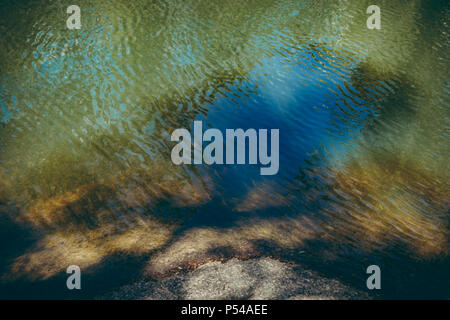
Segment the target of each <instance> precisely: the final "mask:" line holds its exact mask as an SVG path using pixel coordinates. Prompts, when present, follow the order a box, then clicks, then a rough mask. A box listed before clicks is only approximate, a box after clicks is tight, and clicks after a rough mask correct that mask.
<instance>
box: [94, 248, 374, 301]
mask: <svg viewBox="0 0 450 320" xmlns="http://www.w3.org/2000/svg"><path fill="white" fill-rule="evenodd" d="M99 298H101V299H150V300H158V299H192V300H197V299H200V300H201V299H212V300H220V299H327V300H329V299H369V298H370V297H369V295H368V294H367V293H365V292H363V291H359V290H357V289H355V288H352V287H349V286H347V285H345V284H343V283H341V282H340V281H338V280H335V279H328V278H326V277H323V276H321V275H319V274H317V273H315V272H313V271H311V270H307V269H304V268H303V267H301V266H299V265H296V264H292V263H287V262H282V261H279V260H275V259H272V258H267V257H266V258H257V259H249V260H245V261H243V260H239V259H236V258H234V259H231V260H228V261H226V262H221V261H214V262H209V263H206V264H204V265H201V266H200V267H198V268H197V269H195V270H193V271H190V272H187V273H183V274H181V273H180V274H176V275H172V276H169V277H167V278H163V279H158V280H154V279H142V280H140V281H138V282H136V283H133V284H130V285H126V286H123V287H120V288H118V289H117V290H115V291H114V292H112V293H109V294H106V295H104V296H101V297H99Z"/></svg>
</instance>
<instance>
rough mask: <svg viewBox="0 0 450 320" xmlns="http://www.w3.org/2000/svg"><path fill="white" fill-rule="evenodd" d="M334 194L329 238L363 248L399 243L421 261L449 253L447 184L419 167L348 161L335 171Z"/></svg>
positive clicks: (404, 163)
mask: <svg viewBox="0 0 450 320" xmlns="http://www.w3.org/2000/svg"><path fill="white" fill-rule="evenodd" d="M333 194H334V196H335V200H336V201H335V202H334V203H333V205H332V206H330V207H329V208H328V209H326V210H325V212H326V214H327V215H328V216H330V217H332V218H333V219H331V220H330V225H329V226H328V227H327V230H328V231H329V232H328V233H327V237H329V238H330V239H334V240H336V241H339V239H341V240H342V239H349V238H350V239H352V241H354V242H358V245H359V246H361V247H362V248H365V249H366V250H373V249H381V248H384V247H388V246H390V245H393V244H394V243H397V244H403V245H406V246H407V247H408V248H409V249H410V250H412V251H413V252H414V253H415V254H417V255H418V256H420V257H433V256H437V255H441V254H448V253H449V247H448V239H449V238H448V237H449V234H448V230H447V221H448V220H447V219H448V217H447V214H448V199H449V188H448V185H447V184H446V182H445V181H443V180H442V179H440V178H439V177H436V176H434V175H432V174H430V173H428V172H426V171H425V170H423V169H421V168H420V167H418V166H415V165H413V164H412V163H410V162H407V161H401V160H400V159H398V158H395V157H391V158H390V159H389V158H387V157H385V160H384V161H383V162H382V163H378V162H377V161H368V162H364V163H362V162H358V161H354V162H350V163H347V164H346V165H345V167H343V168H342V169H339V170H336V171H335V173H334V183H333ZM332 221H336V222H339V221H341V223H338V224H337V225H332ZM342 226H345V227H342ZM340 227H342V228H340ZM349 235H350V237H349Z"/></svg>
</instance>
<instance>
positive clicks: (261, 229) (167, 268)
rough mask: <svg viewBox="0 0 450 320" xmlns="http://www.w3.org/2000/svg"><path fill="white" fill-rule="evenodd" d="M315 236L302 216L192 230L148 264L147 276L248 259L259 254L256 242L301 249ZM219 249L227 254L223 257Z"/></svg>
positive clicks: (310, 223)
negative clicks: (230, 260) (223, 261)
mask: <svg viewBox="0 0 450 320" xmlns="http://www.w3.org/2000/svg"><path fill="white" fill-rule="evenodd" d="M315 236H316V231H315V228H314V224H313V223H312V222H311V221H310V220H308V219H307V218H305V217H301V218H297V219H291V218H285V219H281V218H274V219H267V220H250V221H246V222H243V223H240V224H239V225H238V226H236V227H232V228H228V229H215V228H195V229H191V230H189V231H188V232H187V233H185V234H184V235H183V236H182V237H181V238H180V239H178V240H176V241H175V242H174V243H173V244H172V245H170V246H169V247H168V248H166V249H165V250H164V251H162V252H159V253H157V254H156V255H155V256H153V258H152V259H151V260H150V262H149V263H148V265H147V268H146V273H147V274H149V275H151V276H153V277H161V276H164V275H166V274H169V273H170V272H172V271H174V270H176V269H177V268H180V267H187V268H189V267H192V266H196V265H200V264H203V263H205V262H208V261H212V260H220V259H223V258H229V257H239V258H248V257H251V256H255V255H259V254H261V250H260V249H261V248H259V247H258V246H259V245H258V242H260V241H267V242H270V243H273V244H275V245H276V246H279V247H282V248H296V247H301V246H302V245H303V244H304V241H305V240H307V239H312V238H314V237H315ZM221 248H223V249H224V251H225V252H228V253H229V254H228V255H226V254H225V256H224V254H223V252H221V250H220V249H221Z"/></svg>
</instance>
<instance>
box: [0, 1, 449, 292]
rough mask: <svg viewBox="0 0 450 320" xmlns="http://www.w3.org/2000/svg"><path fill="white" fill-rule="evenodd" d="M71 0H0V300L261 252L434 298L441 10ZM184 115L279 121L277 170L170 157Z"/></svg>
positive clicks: (441, 220) (439, 254)
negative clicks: (373, 25) (373, 12)
mask: <svg viewBox="0 0 450 320" xmlns="http://www.w3.org/2000/svg"><path fill="white" fill-rule="evenodd" d="M70 4H72V3H68V2H67V3H66V2H65V1H46V2H45V5H43V4H42V1H7V2H6V3H4V2H2V3H1V4H0V34H1V37H0V71H1V72H0V150H1V152H0V213H1V221H0V229H1V235H0V237H1V241H2V247H1V256H0V261H1V267H0V269H1V272H2V274H3V277H2V286H4V288H5V289H3V290H0V292H1V293H0V296H2V297H55V296H56V297H65V296H67V295H68V294H69V293H68V292H67V290H65V288H60V286H61V285H60V282H61V279H65V269H66V268H67V266H69V265H71V264H76V265H79V266H80V267H81V268H82V270H86V272H87V277H88V279H89V281H87V284H86V286H87V289H86V290H84V291H83V293H82V295H84V297H86V296H87V297H91V296H94V295H96V294H98V293H101V292H106V291H108V290H110V289H111V288H112V287H115V286H117V285H119V284H121V283H127V282H128V281H132V280H133V279H135V278H136V277H139V276H142V275H150V276H152V277H155V276H158V277H160V276H164V275H167V274H170V273H171V272H173V271H174V270H177V269H178V268H179V267H181V268H189V267H193V266H196V265H198V264H200V263H203V262H206V261H209V260H215V259H226V258H229V257H234V256H236V257H241V258H246V257H251V256H258V255H270V256H273V257H277V258H281V259H286V260H291V261H296V262H298V263H301V264H304V265H305V266H308V267H309V268H312V269H314V270H318V271H320V272H321V273H323V274H325V275H327V276H329V277H331V278H338V279H341V280H342V281H344V282H346V283H349V284H351V285H353V286H355V287H357V288H360V289H365V279H366V276H367V275H366V273H365V269H366V267H367V266H368V265H371V264H377V265H380V266H381V268H382V270H383V279H385V280H383V292H382V293H381V295H382V296H383V297H390V298H405V297H406V298H408V297H440V298H443V297H444V298H449V297H450V292H449V291H450V290H449V288H450V286H449V285H450V283H449V281H448V279H449V277H448V270H449V266H450V263H449V258H448V254H449V183H448V181H449V170H448V169H449V168H448V163H449V161H448V154H449V144H448V141H449V131H448V128H449V126H448V117H449V108H448V105H449V102H450V101H449V100H450V99H449V90H450V87H449V74H450V73H449V71H450V70H449V62H450V61H449V60H450V58H449V52H450V51H449V45H450V39H449V33H448V32H449V28H448V24H449V16H450V7H449V6H448V4H447V3H446V1H407V2H406V1H403V2H395V3H393V1H378V3H377V4H378V5H379V6H380V7H381V12H382V29H381V30H368V29H367V27H366V19H367V17H368V15H367V14H366V8H367V7H368V6H369V5H370V4H372V3H369V2H368V1H344V0H342V1H287V0H278V1H265V0H258V1H256V0H255V1H253V0H249V1H242V2H237V1H215V0H208V1H181V0H180V1H133V2H132V3H131V2H129V1H114V2H113V3H109V2H103V1H89V0H79V1H77V5H78V6H80V8H81V10H82V12H81V21H82V28H81V30H68V29H67V27H66V20H67V17H68V14H67V13H66V8H67V6H69V5H70ZM194 120H202V121H203V124H204V126H206V127H212V128H219V129H221V130H225V129H226V128H244V129H247V128H280V171H279V173H278V175H276V176H267V177H264V176H260V174H259V168H258V167H255V166H250V165H237V166H233V165H225V166H220V165H215V166H205V165H203V166H175V165H173V164H172V162H171V160H170V151H171V148H172V147H173V145H174V143H172V142H170V134H171V132H172V131H173V130H174V129H176V128H182V127H185V128H191V127H192V125H193V122H194ZM205 129H206V128H205ZM55 279H56V280H55ZM111 279H114V280H111ZM61 283H63V282H61ZM71 294H73V293H71ZM70 297H72V296H70Z"/></svg>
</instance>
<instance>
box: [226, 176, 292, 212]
mask: <svg viewBox="0 0 450 320" xmlns="http://www.w3.org/2000/svg"><path fill="white" fill-rule="evenodd" d="M277 190H278V191H277ZM279 190H280V187H279V186H277V185H274V184H270V183H267V182H263V183H259V184H256V185H254V187H253V188H252V189H251V190H250V191H249V192H248V193H247V194H246V196H245V197H244V198H243V199H239V201H238V203H237V204H236V206H235V207H234V210H236V211H238V212H242V211H254V210H262V209H267V208H271V207H282V206H286V205H288V204H289V198H292V197H289V196H285V195H283V194H281V193H280V192H279Z"/></svg>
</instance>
